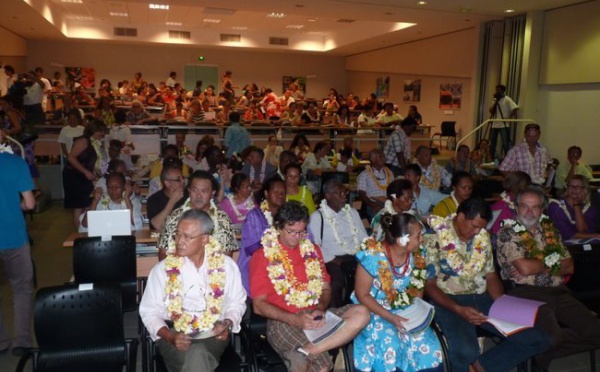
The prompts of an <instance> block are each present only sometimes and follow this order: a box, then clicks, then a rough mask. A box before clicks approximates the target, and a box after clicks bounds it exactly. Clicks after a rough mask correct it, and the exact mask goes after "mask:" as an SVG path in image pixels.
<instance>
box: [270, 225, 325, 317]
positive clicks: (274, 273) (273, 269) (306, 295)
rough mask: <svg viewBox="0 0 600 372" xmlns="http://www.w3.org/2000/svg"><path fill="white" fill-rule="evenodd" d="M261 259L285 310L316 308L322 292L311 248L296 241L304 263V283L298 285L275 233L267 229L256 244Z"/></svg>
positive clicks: (320, 273) (306, 242) (316, 259)
mask: <svg viewBox="0 0 600 372" xmlns="http://www.w3.org/2000/svg"><path fill="white" fill-rule="evenodd" d="M260 243H261V245H262V246H263V249H264V255H265V258H266V259H267V260H268V261H269V263H268V265H267V271H268V273H269V279H270V280H271V283H272V284H273V288H274V289H275V292H277V294H278V295H279V296H282V297H283V298H284V300H285V302H286V304H288V306H295V307H297V308H299V309H304V308H306V307H309V306H313V305H317V304H318V303H319V298H320V297H321V293H322V292H323V269H322V268H321V262H320V260H319V255H318V254H317V252H316V250H315V246H314V245H313V243H311V242H310V241H309V240H308V239H306V238H303V239H302V240H300V243H299V249H300V255H301V256H302V259H303V261H304V267H305V270H306V277H307V278H308V282H307V283H301V282H299V281H298V279H297V278H296V276H295V275H294V268H293V267H292V265H291V262H290V259H289V257H288V254H287V252H286V250H285V249H284V248H283V247H282V246H281V244H280V243H279V233H278V232H277V230H276V229H275V228H274V227H270V228H268V229H267V230H266V231H265V232H264V234H263V237H262V238H261V240H260Z"/></svg>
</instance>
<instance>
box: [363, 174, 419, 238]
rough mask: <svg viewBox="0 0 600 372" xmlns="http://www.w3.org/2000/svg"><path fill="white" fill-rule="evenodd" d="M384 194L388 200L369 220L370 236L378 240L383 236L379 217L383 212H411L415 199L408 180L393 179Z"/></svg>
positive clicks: (393, 213)
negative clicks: (371, 232)
mask: <svg viewBox="0 0 600 372" xmlns="http://www.w3.org/2000/svg"><path fill="white" fill-rule="evenodd" d="M386 195H387V198H388V200H386V201H385V204H384V205H383V208H382V209H381V210H380V211H379V212H378V213H377V214H376V215H375V217H373V219H372V220H371V229H372V230H373V234H372V236H373V237H374V238H375V240H377V241H378V242H380V241H381V240H382V239H383V237H384V234H383V227H382V225H381V217H382V216H383V215H384V214H386V213H387V214H390V215H392V216H393V215H395V214H398V213H405V212H406V213H413V214H416V212H414V211H413V210H411V208H412V206H413V203H414V201H415V199H414V197H413V191H412V183H411V182H410V181H409V180H405V179H400V180H395V181H393V182H392V183H390V184H389V185H388V186H387V189H386Z"/></svg>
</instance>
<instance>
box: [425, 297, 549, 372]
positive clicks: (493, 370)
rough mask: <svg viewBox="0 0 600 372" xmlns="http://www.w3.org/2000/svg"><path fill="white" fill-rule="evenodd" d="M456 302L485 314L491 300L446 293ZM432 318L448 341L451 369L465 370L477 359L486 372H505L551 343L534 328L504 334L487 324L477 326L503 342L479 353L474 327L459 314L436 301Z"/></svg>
mask: <svg viewBox="0 0 600 372" xmlns="http://www.w3.org/2000/svg"><path fill="white" fill-rule="evenodd" d="M449 297H450V298H451V299H452V300H454V301H455V302H456V303H457V304H459V305H461V306H470V307H473V308H475V309H477V310H478V311H480V312H481V313H483V314H488V312H489V309H490V306H491V305H492V302H493V301H492V299H491V298H490V296H488V295H487V294H481V295H476V294H474V295H449ZM434 305H435V321H436V322H437V324H438V325H439V326H440V328H441V329H442V332H443V333H444V335H445V336H446V339H447V341H448V349H449V350H448V354H449V359H450V365H451V368H452V371H453V372H467V371H468V370H469V364H472V363H474V362H475V361H477V360H478V361H479V363H480V364H481V366H482V367H483V368H484V369H485V370H486V372H505V371H509V370H511V369H513V368H515V367H516V366H517V365H518V364H519V363H521V362H524V361H526V360H527V359H529V358H530V357H532V356H534V355H537V354H540V353H542V352H544V351H546V349H548V347H549V346H550V342H549V340H548V337H547V336H546V334H545V333H543V332H540V331H538V330H536V329H534V328H529V329H526V330H524V331H521V332H518V333H515V334H513V335H512V336H509V337H504V336H502V334H501V333H500V332H498V331H497V330H496V328H494V327H493V326H492V325H490V324H489V323H484V324H482V325H481V326H480V327H481V328H483V329H485V330H486V331H490V332H492V333H494V334H496V335H498V336H500V338H502V339H503V340H504V341H503V342H501V343H500V344H498V345H496V346H494V347H492V348H491V349H489V350H488V351H486V352H484V353H483V354H480V353H479V343H478V342H477V334H476V329H477V327H476V326H475V325H473V324H471V323H469V322H467V321H466V320H465V319H463V318H462V317H460V316H459V315H458V314H456V313H453V312H451V311H450V310H448V309H446V308H444V307H441V306H438V305H437V304H435V303H434Z"/></svg>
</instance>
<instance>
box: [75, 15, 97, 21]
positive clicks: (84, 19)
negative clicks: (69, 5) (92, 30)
mask: <svg viewBox="0 0 600 372" xmlns="http://www.w3.org/2000/svg"><path fill="white" fill-rule="evenodd" d="M70 18H71V19H74V20H76V21H91V20H93V19H94V18H93V17H90V16H74V17H70Z"/></svg>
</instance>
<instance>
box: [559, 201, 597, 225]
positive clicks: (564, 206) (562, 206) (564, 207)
mask: <svg viewBox="0 0 600 372" xmlns="http://www.w3.org/2000/svg"><path fill="white" fill-rule="evenodd" d="M550 203H556V204H558V206H559V207H560V209H561V210H562V211H563V212H564V214H565V216H567V219H568V220H569V222H570V223H571V225H575V224H577V222H575V220H573V217H571V212H569V209H568V208H567V203H566V202H565V199H561V200H556V199H551V200H550ZM588 209H590V203H589V202H588V203H585V205H584V206H583V208H582V209H581V213H582V214H585V212H587V210H588Z"/></svg>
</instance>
